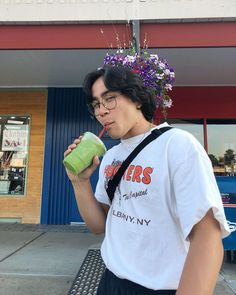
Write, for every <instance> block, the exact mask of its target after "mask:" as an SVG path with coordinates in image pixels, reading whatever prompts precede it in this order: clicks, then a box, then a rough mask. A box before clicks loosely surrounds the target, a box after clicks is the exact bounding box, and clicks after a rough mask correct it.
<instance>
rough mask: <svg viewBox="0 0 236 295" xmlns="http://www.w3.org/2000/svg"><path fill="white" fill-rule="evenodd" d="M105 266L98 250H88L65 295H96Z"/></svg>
mask: <svg viewBox="0 0 236 295" xmlns="http://www.w3.org/2000/svg"><path fill="white" fill-rule="evenodd" d="M104 270H105V265H104V263H103V260H102V257H101V253H100V250H99V249H90V250H88V253H87V255H86V257H85V259H84V261H83V263H82V265H81V267H80V269H79V272H78V274H77V276H76V278H75V280H74V282H73V284H72V286H71V288H70V290H69V292H68V294H67V295H96V294H97V288H98V284H99V282H100V280H101V277H102V275H103V272H104Z"/></svg>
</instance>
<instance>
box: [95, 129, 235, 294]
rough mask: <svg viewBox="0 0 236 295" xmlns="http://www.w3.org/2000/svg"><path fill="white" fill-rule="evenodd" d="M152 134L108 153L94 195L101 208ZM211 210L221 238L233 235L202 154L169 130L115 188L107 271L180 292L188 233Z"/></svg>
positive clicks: (186, 137)
mask: <svg viewBox="0 0 236 295" xmlns="http://www.w3.org/2000/svg"><path fill="white" fill-rule="evenodd" d="M164 126H166V124H162V125H160V126H158V128H161V127H164ZM149 133H150V132H147V133H146V134H142V135H138V136H135V137H132V138H129V139H126V140H121V143H120V144H118V145H117V146H114V147H113V148H111V149H110V150H109V151H108V152H107V153H106V155H105V156H104V158H103V160H102V163H101V165H100V170H99V181H98V184H97V187H96V192H95V196H96V198H97V200H98V201H99V202H101V203H105V204H109V205H110V200H109V198H108V196H107V193H106V187H107V182H108V180H109V179H110V178H111V177H112V176H113V175H114V173H115V172H116V171H117V169H118V168H119V166H120V165H121V163H122V162H123V161H124V160H125V159H126V158H127V156H128V155H129V154H130V153H131V151H132V150H133V149H134V148H135V147H136V146H137V145H138V144H139V143H140V142H141V141H142V140H143V138H144V137H146V136H147V135H148V134H149ZM210 208H212V209H213V212H214V216H215V218H216V219H217V220H218V221H219V223H220V226H221V229H222V237H225V236H227V235H228V234H229V233H230V230H229V228H228V225H227V221H226V219H225V214H224V209H223V204H222V201H221V196H220V193H219V190H218V187H217V184H216V180H215V177H214V174H213V170H212V165H211V162H210V160H209V158H208V156H207V154H206V152H205V150H204V148H203V147H202V146H201V144H200V143H199V142H198V141H197V140H196V139H195V138H194V137H193V136H192V135H191V134H189V133H188V132H185V131H183V130H180V129H177V128H173V129H171V130H169V131H167V132H166V133H164V134H162V135H161V136H160V137H159V138H158V139H156V140H154V141H152V142H151V143H149V144H148V145H147V146H146V147H145V148H144V149H143V150H142V151H141V152H140V153H139V154H138V155H137V157H136V158H135V159H134V160H133V161H132V163H131V164H130V165H129V167H128V168H127V170H126V172H125V174H124V176H123V177H122V179H121V182H120V184H119V186H118V188H117V189H116V193H115V196H114V199H113V202H112V204H111V207H110V210H109V212H108V216H107V221H106V232H105V238H104V241H103V243H102V247H101V253H102V257H103V260H104V262H105V265H106V267H107V268H108V269H109V270H110V271H112V272H113V273H114V274H115V275H116V276H118V277H120V278H125V279H128V280H131V281H133V282H135V283H138V284H141V285H143V286H145V287H147V288H150V289H154V290H158V289H177V287H178V285H179V280H180V276H181V273H182V270H183V266H184V262H185V259H186V255H187V252H188V248H189V241H188V235H189V233H190V231H191V229H192V227H193V226H194V225H195V224H196V223H197V222H198V221H200V220H201V219H202V218H203V217H204V216H205V214H206V213H207V211H208V210H209V209H210Z"/></svg>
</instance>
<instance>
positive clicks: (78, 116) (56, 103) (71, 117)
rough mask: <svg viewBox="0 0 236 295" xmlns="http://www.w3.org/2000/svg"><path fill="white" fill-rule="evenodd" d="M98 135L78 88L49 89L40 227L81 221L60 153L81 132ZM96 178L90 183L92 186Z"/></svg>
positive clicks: (96, 126) (99, 128)
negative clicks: (90, 132)
mask: <svg viewBox="0 0 236 295" xmlns="http://www.w3.org/2000/svg"><path fill="white" fill-rule="evenodd" d="M87 130H89V131H92V132H94V133H95V134H98V133H99V131H100V130H101V127H100V125H99V124H98V123H97V122H96V121H95V120H93V119H91V118H90V116H89V113H88V111H87V107H86V104H85V97H84V94H83V91H82V89H81V88H51V89H49V92H48V108H47V122H46V140H45V157H44V171H43V190H42V209H41V223H42V224H68V223H70V222H71V221H82V220H81V218H80V216H79V213H78V210H77V207H76V204H75V200H74V195H73V191H72V186H71V184H70V182H69V180H68V178H67V176H66V173H65V170H64V167H63V164H62V160H63V153H64V151H65V149H66V148H67V146H68V145H69V144H70V143H71V142H72V141H73V140H74V138H75V137H76V136H78V135H80V134H81V133H83V132H85V131H87ZM95 182H96V175H95V176H94V178H93V179H92V185H93V187H94V186H95Z"/></svg>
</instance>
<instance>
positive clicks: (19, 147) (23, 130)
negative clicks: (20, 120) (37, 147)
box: [2, 124, 28, 152]
mask: <svg viewBox="0 0 236 295" xmlns="http://www.w3.org/2000/svg"><path fill="white" fill-rule="evenodd" d="M27 147H28V125H20V126H19V125H7V124H6V125H5V126H4V129H3V137H2V151H16V152H24V151H25V152H26V151H27Z"/></svg>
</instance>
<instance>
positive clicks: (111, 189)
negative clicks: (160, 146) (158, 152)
mask: <svg viewBox="0 0 236 295" xmlns="http://www.w3.org/2000/svg"><path fill="white" fill-rule="evenodd" d="M171 128H172V127H162V128H160V129H154V130H152V132H151V134H149V135H148V136H147V137H146V138H144V140H143V141H141V142H140V144H139V145H138V146H137V147H136V148H135V149H134V150H133V151H132V152H131V154H130V155H129V156H128V157H127V158H126V159H125V160H124V162H123V163H122V164H121V166H120V168H119V169H118V171H117V172H116V174H115V175H114V177H113V178H112V179H110V180H109V181H108V185H107V189H106V191H107V194H108V197H109V199H110V200H111V202H112V200H113V197H114V194H115V191H116V188H117V186H118V184H119V182H120V180H121V177H122V176H123V174H124V173H125V170H126V169H127V168H128V166H129V164H130V163H131V162H132V161H133V159H134V158H135V157H136V156H137V154H138V153H139V152H140V151H141V150H142V149H143V148H144V147H145V146H146V145H148V144H149V143H150V142H151V141H153V140H154V139H156V138H158V137H159V136H160V135H161V134H163V133H164V132H166V131H168V130H169V129H171Z"/></svg>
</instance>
